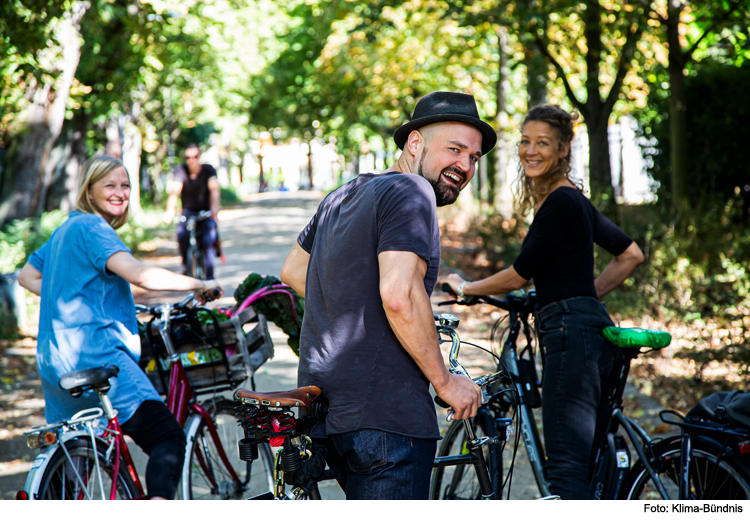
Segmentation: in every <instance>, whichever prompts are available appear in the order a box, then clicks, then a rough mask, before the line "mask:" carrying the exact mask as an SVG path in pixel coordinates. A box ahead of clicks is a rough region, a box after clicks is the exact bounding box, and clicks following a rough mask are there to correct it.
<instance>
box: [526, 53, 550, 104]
mask: <svg viewBox="0 0 750 528" xmlns="http://www.w3.org/2000/svg"><path fill="white" fill-rule="evenodd" d="M524 64H525V65H526V76H527V80H526V94H527V104H528V108H534V107H535V106H539V105H543V104H547V80H548V79H549V66H548V65H547V61H545V60H544V57H542V55H541V53H539V51H537V50H536V49H534V48H533V47H531V46H528V47H527V48H526V53H525V58H524Z"/></svg>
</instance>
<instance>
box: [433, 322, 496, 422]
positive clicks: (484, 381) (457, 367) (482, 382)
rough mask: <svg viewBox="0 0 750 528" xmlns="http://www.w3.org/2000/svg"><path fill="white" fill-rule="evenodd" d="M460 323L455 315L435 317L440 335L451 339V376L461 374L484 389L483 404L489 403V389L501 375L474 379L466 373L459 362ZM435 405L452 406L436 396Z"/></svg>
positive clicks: (449, 369)
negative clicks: (458, 329)
mask: <svg viewBox="0 0 750 528" xmlns="http://www.w3.org/2000/svg"><path fill="white" fill-rule="evenodd" d="M458 323H459V320H458V317H456V316H455V315H451V314H442V315H436V316H435V328H436V330H437V332H438V334H443V335H445V336H447V337H449V338H450V340H451V350H450V354H449V356H448V363H449V365H450V366H449V367H448V371H449V372H450V373H451V374H461V375H463V376H466V377H467V378H469V379H470V380H472V381H473V382H474V383H476V384H477V385H478V386H479V387H480V388H481V389H482V403H483V404H484V403H487V402H488V401H489V394H488V393H487V387H488V386H489V385H491V384H492V383H494V382H495V380H497V378H498V377H500V376H501V374H499V373H496V374H484V375H482V376H479V377H477V378H472V377H471V376H469V373H468V372H467V371H466V369H465V368H464V366H463V365H461V364H460V363H459V362H458V353H459V350H460V347H461V339H460V338H459V336H458V333H457V332H456V330H455V328H456V327H458ZM435 403H436V404H438V405H439V406H440V407H443V408H444V409H447V408H449V407H450V405H448V403H447V402H446V401H445V400H443V399H442V398H440V396H435ZM449 417H450V415H449Z"/></svg>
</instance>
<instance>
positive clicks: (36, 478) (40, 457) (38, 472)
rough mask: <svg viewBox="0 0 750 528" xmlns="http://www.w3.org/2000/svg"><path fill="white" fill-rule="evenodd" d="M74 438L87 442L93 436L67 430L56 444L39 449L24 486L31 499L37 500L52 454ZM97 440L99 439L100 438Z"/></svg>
mask: <svg viewBox="0 0 750 528" xmlns="http://www.w3.org/2000/svg"><path fill="white" fill-rule="evenodd" d="M74 438H82V439H83V440H85V441H87V442H91V437H90V436H89V435H88V434H87V433H84V432H81V431H66V432H64V433H62V435H60V439H59V440H58V441H57V442H56V443H55V444H52V445H50V446H47V447H45V448H43V449H42V450H41V451H39V454H37V456H36V458H35V459H34V463H33V464H32V465H31V470H30V471H29V474H28V476H27V477H26V484H25V485H24V487H23V489H24V491H25V492H26V493H28V494H29V500H37V494H38V492H39V486H41V484H42V477H43V476H44V472H45V471H46V470H47V466H48V465H49V462H50V460H52V456H53V455H54V454H55V453H56V452H57V450H58V449H60V444H61V443H63V444H64V443H65V442H68V441H69V440H72V439H74ZM97 441H99V439H98V438H97Z"/></svg>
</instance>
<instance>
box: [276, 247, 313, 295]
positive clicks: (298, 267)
mask: <svg viewBox="0 0 750 528" xmlns="http://www.w3.org/2000/svg"><path fill="white" fill-rule="evenodd" d="M309 263H310V254H309V253H308V252H307V251H305V250H304V249H302V246H300V245H299V242H295V243H294V247H293V248H292V250H291V251H290V252H289V254H288V255H287V256H286V259H284V264H283V265H282V266H281V277H280V278H281V282H283V283H284V284H288V285H289V286H291V287H292V289H293V290H294V291H296V292H297V293H299V294H300V295H301V296H302V297H304V296H305V284H306V283H307V265H308V264H309Z"/></svg>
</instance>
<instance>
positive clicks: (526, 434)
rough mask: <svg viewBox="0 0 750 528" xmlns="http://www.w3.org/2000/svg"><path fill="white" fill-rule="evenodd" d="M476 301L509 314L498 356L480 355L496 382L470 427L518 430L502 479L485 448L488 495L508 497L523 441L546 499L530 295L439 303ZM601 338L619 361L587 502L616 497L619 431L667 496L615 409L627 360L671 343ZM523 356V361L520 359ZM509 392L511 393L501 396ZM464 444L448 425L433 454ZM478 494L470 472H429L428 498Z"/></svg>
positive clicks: (632, 427) (498, 462)
mask: <svg viewBox="0 0 750 528" xmlns="http://www.w3.org/2000/svg"><path fill="white" fill-rule="evenodd" d="M443 289H444V291H449V290H450V288H449V287H447V285H445V286H444V288H443ZM479 303H484V304H488V305H490V306H494V307H496V308H501V309H503V310H506V311H507V312H508V315H507V319H508V330H507V332H508V333H507V338H506V340H505V343H504V344H503V348H502V351H501V353H500V356H497V355H496V354H494V352H492V351H491V350H485V351H487V352H489V353H490V354H492V355H493V356H494V358H495V360H496V367H497V372H498V374H500V376H499V379H498V380H497V382H496V385H495V386H494V387H492V388H491V389H490V393H491V394H492V396H491V398H490V401H489V402H488V403H486V404H484V405H482V407H481V408H480V409H479V412H478V413H477V416H476V418H475V419H474V420H473V422H472V425H473V426H474V428H475V429H477V430H478V431H480V432H481V434H485V435H492V434H493V430H494V428H495V424H496V423H497V420H498V419H507V417H508V416H509V415H510V416H511V419H512V420H513V421H515V422H517V425H518V426H517V428H516V434H515V438H514V443H515V445H514V449H513V454H512V458H511V462H510V467H509V468H508V473H507V475H506V476H505V477H504V476H503V472H504V468H503V461H502V450H499V449H497V448H494V447H493V446H490V447H489V449H488V450H487V451H488V452H487V455H488V459H489V468H490V475H491V478H492V485H493V489H494V490H501V489H504V488H505V486H507V494H506V498H510V484H511V479H512V474H513V466H514V463H515V456H516V454H517V449H518V444H519V443H520V442H521V441H523V443H524V447H525V449H526V453H527V456H528V460H529V464H530V466H531V469H532V472H533V475H534V479H535V481H536V484H537V488H538V490H539V492H540V494H541V496H542V497H547V496H550V495H551V494H550V489H549V483H548V481H547V477H546V458H545V455H544V448H543V445H542V441H541V436H540V434H539V430H538V428H537V424H536V421H535V419H534V415H533V409H534V408H536V407H540V406H541V403H542V397H543V395H541V396H540V394H539V387H540V385H541V384H540V382H539V379H538V376H537V374H536V370H537V367H536V357H535V352H534V340H535V339H534V337H535V334H534V331H533V328H532V325H531V324H530V322H529V318H530V316H533V315H534V313H535V311H536V292H534V291H533V290H532V291H529V292H528V293H518V292H511V293H509V294H507V295H506V296H505V299H504V300H503V299H495V298H493V297H488V296H474V297H472V298H470V299H467V300H464V301H449V302H446V303H440V304H441V305H444V304H462V305H473V304H479ZM501 321H502V320H500V321H498V323H497V325H496V327H495V328H494V329H493V337H494V332H495V331H496V329H497V327H498V325H499V324H500V322H501ZM520 335H523V336H524V337H525V339H526V345H525V347H524V348H523V350H522V351H521V352H520V353H519V352H518V346H517V342H518V339H519V336H520ZM604 336H605V338H606V339H607V340H608V341H610V342H613V343H615V344H617V345H618V346H619V347H620V348H621V350H622V352H623V361H622V364H621V366H620V371H619V377H618V380H617V385H616V388H615V389H614V390H613V392H612V393H611V395H610V397H609V400H608V401H609V413H608V414H609V421H608V423H607V426H606V430H605V435H604V437H603V439H602V441H601V444H600V445H599V446H596V447H595V448H596V451H595V452H596V456H595V459H594V460H595V462H594V468H593V472H592V477H591V492H592V497H593V498H595V499H616V498H618V497H620V495H621V492H620V490H621V488H622V485H623V482H624V480H625V477H626V475H627V473H628V472H629V470H630V465H631V456H630V449H629V447H628V444H627V442H626V441H625V438H624V437H623V436H622V435H621V434H620V433H619V429H620V427H622V429H623V430H624V431H625V433H626V435H627V437H628V439H629V440H630V445H631V446H632V447H633V448H634V449H635V451H636V453H637V455H638V459H639V461H640V463H641V464H642V466H643V469H644V471H645V473H646V474H648V476H649V477H650V478H651V480H652V482H653V483H654V487H655V489H656V491H657V492H658V493H659V496H661V497H663V498H668V497H669V494H668V493H667V491H666V489H665V488H664V486H663V484H662V483H661V479H660V477H659V476H658V472H657V469H655V467H654V464H653V462H652V461H653V460H654V457H653V452H654V442H653V441H652V440H651V439H650V438H649V436H648V435H647V434H646V432H645V431H644V430H643V429H642V428H641V427H640V426H639V425H638V424H637V423H636V422H635V420H633V419H632V418H630V417H628V416H627V415H625V414H624V412H623V405H622V403H623V393H624V390H625V385H626V382H627V376H628V373H629V370H630V363H631V361H632V360H633V359H635V358H636V357H637V356H638V354H639V353H640V350H641V348H648V349H658V348H663V347H665V346H667V345H668V344H669V342H670V341H671V336H669V334H668V333H666V332H652V331H644V330H641V329H637V328H633V329H621V328H618V327H609V328H608V329H605V331H604ZM480 348H481V347H480ZM527 353H528V357H524V356H525V355H526V354H527ZM510 388H514V389H515V390H508V389H510ZM503 389H505V390H503ZM477 434H479V433H477ZM464 442H465V434H464V433H463V430H462V428H461V427H460V425H458V424H452V425H451V427H450V428H449V430H448V432H447V433H446V435H445V438H444V439H443V441H442V443H441V445H440V447H439V448H438V455H445V454H448V453H451V452H456V451H461V450H463V449H464V447H463V445H464ZM446 482H447V483H448V484H447V485H446V484H445V483H446ZM480 488H481V484H480V483H477V482H476V481H474V480H473V478H472V476H471V475H470V474H466V473H461V472H454V473H452V474H446V472H445V471H444V470H442V469H441V468H438V469H436V470H435V471H434V472H433V476H432V482H431V487H430V496H431V497H430V498H432V499H476V498H479V492H478V490H479V489H480ZM496 496H497V498H500V497H501V494H496Z"/></svg>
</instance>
